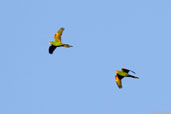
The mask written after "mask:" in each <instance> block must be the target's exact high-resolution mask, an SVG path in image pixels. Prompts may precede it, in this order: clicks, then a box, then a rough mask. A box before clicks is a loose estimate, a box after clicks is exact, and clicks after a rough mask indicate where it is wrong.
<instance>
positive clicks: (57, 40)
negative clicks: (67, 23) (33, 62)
mask: <svg viewBox="0 0 171 114" xmlns="http://www.w3.org/2000/svg"><path fill="white" fill-rule="evenodd" d="M63 31H64V28H60V29H59V31H58V32H56V34H55V35H54V40H55V41H50V42H49V44H51V46H50V47H49V53H50V54H52V53H53V51H54V50H55V49H56V47H67V48H69V47H72V46H70V45H68V44H63V43H62V41H61V36H62V33H63Z"/></svg>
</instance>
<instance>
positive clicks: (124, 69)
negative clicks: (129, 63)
mask: <svg viewBox="0 0 171 114" xmlns="http://www.w3.org/2000/svg"><path fill="white" fill-rule="evenodd" d="M122 71H123V72H126V73H128V72H129V71H130V72H132V73H134V74H135V72H134V71H132V70H129V69H126V68H122Z"/></svg>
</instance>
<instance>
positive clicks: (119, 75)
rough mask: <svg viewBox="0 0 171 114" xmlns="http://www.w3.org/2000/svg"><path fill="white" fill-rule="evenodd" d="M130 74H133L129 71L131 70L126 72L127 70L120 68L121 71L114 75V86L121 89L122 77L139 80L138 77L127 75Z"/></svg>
mask: <svg viewBox="0 0 171 114" xmlns="http://www.w3.org/2000/svg"><path fill="white" fill-rule="evenodd" d="M129 71H130V72H132V73H134V74H135V72H134V71H131V70H128V69H125V68H122V69H121V71H119V70H116V71H115V72H116V75H115V81H116V84H117V85H118V87H119V88H122V82H121V80H122V78H124V77H131V78H135V79H139V78H138V77H136V76H132V75H130V74H128V73H129Z"/></svg>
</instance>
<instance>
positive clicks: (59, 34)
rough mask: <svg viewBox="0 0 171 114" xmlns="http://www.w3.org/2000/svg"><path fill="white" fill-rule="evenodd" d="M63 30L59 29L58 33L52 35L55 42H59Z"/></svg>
mask: <svg viewBox="0 0 171 114" xmlns="http://www.w3.org/2000/svg"><path fill="white" fill-rule="evenodd" d="M63 31H64V28H60V29H59V31H58V32H56V34H55V35H54V39H55V42H61V36H62V32H63Z"/></svg>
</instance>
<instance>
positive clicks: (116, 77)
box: [115, 75, 122, 88]
mask: <svg viewBox="0 0 171 114" xmlns="http://www.w3.org/2000/svg"><path fill="white" fill-rule="evenodd" d="M115 81H116V84H117V85H118V87H119V88H122V82H121V79H120V78H119V77H118V76H117V75H115Z"/></svg>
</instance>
